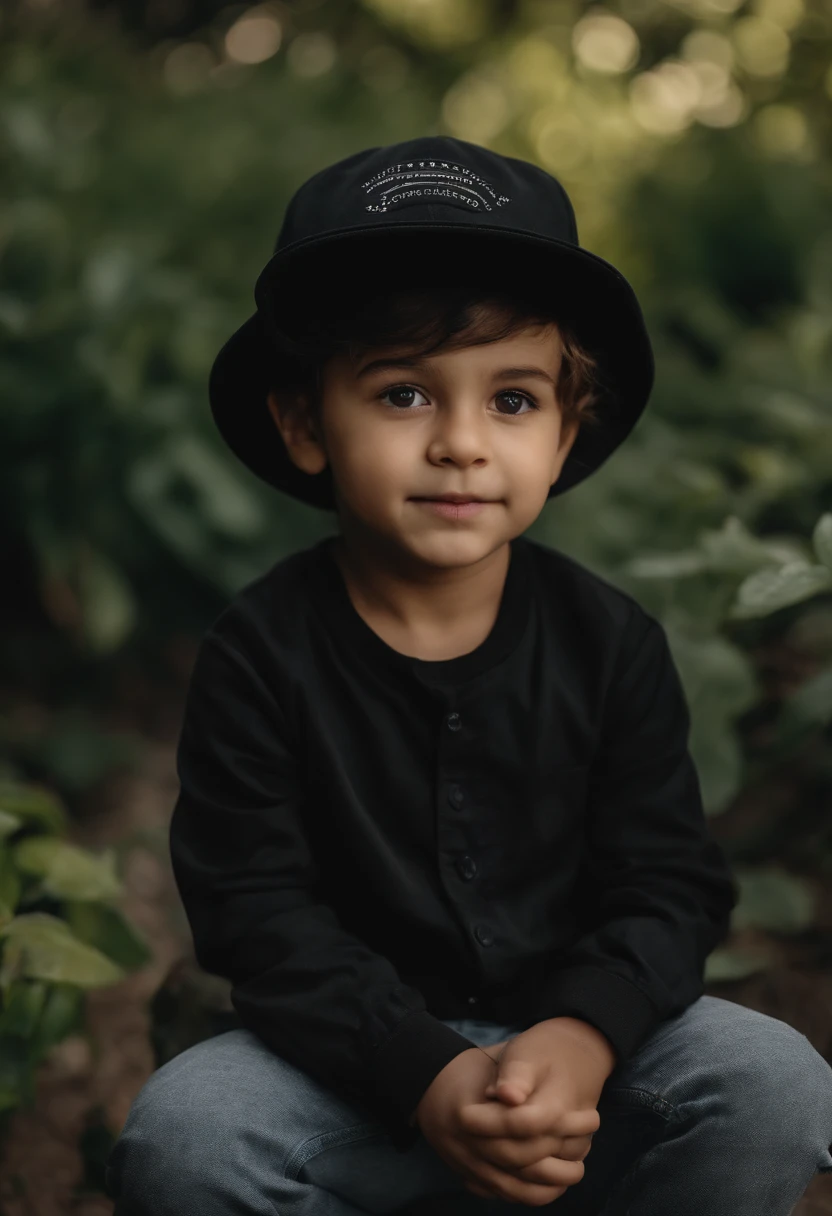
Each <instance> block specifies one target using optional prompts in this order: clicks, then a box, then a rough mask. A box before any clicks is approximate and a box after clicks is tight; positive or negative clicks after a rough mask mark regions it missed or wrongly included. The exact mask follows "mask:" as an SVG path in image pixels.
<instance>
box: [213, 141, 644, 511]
mask: <svg viewBox="0 0 832 1216" xmlns="http://www.w3.org/2000/svg"><path fill="white" fill-rule="evenodd" d="M431 267H434V268H436V272H437V274H439V273H440V272H441V273H442V274H447V273H448V270H449V268H451V267H452V268H453V271H454V273H455V274H457V275H459V276H464V275H465V274H466V273H470V274H472V275H476V277H477V281H481V280H482V276H483V271H484V269H485V270H486V271H487V273H488V274H489V275H492V274H493V276H494V281H495V282H497V281H498V280H499V281H501V282H505V281H508V282H511V283H513V284H514V285H515V286H517V285H519V284H523V283H529V284H533V285H534V289H535V297H536V299H538V300H539V299H540V298H541V297H542V298H543V299H546V296H547V293H548V292H549V289H550V291H551V302H552V305H553V309H558V310H560V313H561V314H562V315H564V316H565V317H566V318H568V322H569V325H570V327H571V328H572V330H573V332H574V333H575V335H576V336H577V337H578V338H579V340H580V341H581V343H582V344H583V345H584V346H585V347H586V348H587V349H588V350H589V351H590V352H591V353H592V354H593V355H594V356H595V357H596V358H597V359H598V361H599V371H600V376H601V382H602V385H603V392H602V396H601V399H600V400H599V402H598V404H597V406H596V411H597V414H598V417H599V422H600V425H598V426H597V427H582V428H581V430H580V431H579V434H578V437H577V439H576V440H575V442H574V443H573V445H572V448H571V450H570V452H569V455H568V456H567V458H566V460H565V462H564V465H563V468H562V470H561V474H560V477H559V478H558V480H557V481H556V482H555V484H554V485H553V486H552V488H551V490H550V491H549V497H550V498H552V497H554V496H556V495H558V494H562V493H564V491H565V490H569V489H571V488H572V487H573V486H575V485H577V484H578V483H579V482H581V481H583V480H584V479H585V478H586V477H588V476H589V475H590V474H591V473H593V472H594V471H595V470H596V469H597V468H599V466H600V465H602V464H603V463H604V461H605V460H606V459H607V458H608V457H609V456H610V455H611V454H612V453H613V452H614V451H615V449H616V448H617V447H618V446H619V445H620V444H621V443H623V441H624V440H625V439H626V438H627V436H628V435H629V433H630V431H631V430H632V429H633V427H634V426H635V424H636V422H637V421H638V419H639V417H640V416H641V414H642V412H643V410H644V407H645V406H646V404H647V401H648V398H649V396H650V390H651V389H652V387H653V377H654V362H653V352H652V348H651V345H650V339H649V337H648V334H647V329H646V326H645V323H644V317H643V315H642V312H641V308H640V306H639V303H638V300H637V299H636V296H635V293H634V291H633V289H632V287H631V286H630V284H629V283H628V282H627V280H626V279H625V278H624V276H623V275H622V274H621V273H620V271H618V270H616V269H615V267H614V266H612V265H611V264H610V263H609V262H606V261H604V260H603V259H602V258H600V257H598V256H597V255H596V254H594V253H590V252H589V251H588V250H586V249H581V248H580V246H579V244H578V231H577V226H576V223H575V214H574V211H573V209H572V204H571V202H570V201H569V198H568V196H567V194H566V191H565V190H564V188H563V186H562V185H561V184H560V182H559V181H557V179H556V178H554V177H552V176H551V174H549V173H547V172H546V171H545V170H543V169H541V168H539V167H538V166H537V165H533V164H530V163H528V162H527V161H523V160H517V159H515V158H513V157H508V156H501V155H500V154H499V153H497V152H492V151H491V150H490V149H488V148H483V147H479V146H478V145H476V144H471V143H467V142H466V141H464V140H460V139H452V138H450V137H447V136H426V137H424V138H419V139H411V140H407V141H406V142H405V143H400V144H393V145H392V146H390V147H385V148H369V149H367V150H366V151H364V152H358V153H356V154H355V155H353V156H348V157H347V158H346V159H345V160H341V161H338V162H337V163H336V164H334V165H330V166H329V167H328V168H326V169H323V170H322V171H321V172H319V173H316V174H315V175H314V176H313V177H311V178H310V179H309V180H308V181H307V182H305V183H304V185H302V186H301V187H300V189H299V190H298V191H297V192H296V193H295V194H294V196H293V197H292V199H291V201H290V203H289V205H288V207H287V209H286V213H285V216H284V220H283V225H282V227H281V229H280V234H279V236H278V238H277V243H276V245H275V249H274V254H273V256H272V257H271V259H270V260H269V262H268V263H267V264H266V266H265V267H264V269H263V270H262V272H261V273H260V275H259V277H258V279H257V282H256V285H255V289H254V298H255V302H256V304H257V311H256V312H255V313H254V315H253V316H252V317H250V318H249V319H248V320H247V321H246V322H245V323H244V324H243V325H241V326H240V328H239V329H238V330H237V331H236V333H234V334H233V335H232V336H231V337H230V338H229V339H228V341H227V342H226V343H225V345H224V346H223V347H222V349H221V350H220V352H219V354H218V355H217V357H216V359H215V361H214V365H213V367H212V369H211V375H210V379H209V389H208V391H209V398H210V403H211V411H212V413H213V416H214V420H215V422H216V424H217V426H218V427H219V430H220V433H221V434H222V436H223V439H224V440H225V442H226V443H227V444H228V446H229V447H230V448H231V449H232V451H233V452H234V453H235V454H236V455H237V456H238V457H239V458H240V460H242V461H243V463H244V464H245V465H247V466H248V468H249V469H251V470H252V472H254V473H256V474H257V476H258V477H261V478H262V479H263V480H264V481H266V482H268V483H269V484H270V485H273V486H276V487H277V488H278V489H280V490H284V491H285V492H286V493H288V494H291V495H292V496H293V497H295V498H298V499H300V500H301V501H303V502H306V503H309V504H311V505H313V506H317V507H321V508H324V509H329V510H334V509H335V500H334V497H333V493H332V479H331V474H330V470H329V467H327V468H325V469H324V470H323V471H322V472H321V473H318V474H315V475H310V474H308V473H304V472H302V470H300V469H299V468H297V466H296V465H294V464H293V463H292V461H291V459H290V457H289V454H288V452H287V450H286V447H285V444H284V443H283V439H282V436H281V434H280V432H279V430H278V429H277V427H276V426H275V424H274V420H273V419H272V416H271V413H270V412H269V409H268V405H267V400H266V398H267V395H268V392H269V390H270V389H271V387H272V385H273V383H274V380H275V368H276V367H277V366H278V360H280V359H281V358H285V357H286V356H285V355H283V354H282V353H281V350H280V347H279V345H278V344H277V343H276V342H275V341H274V339H273V335H274V333H275V328H277V329H280V330H282V331H284V332H289V333H291V332H292V330H293V327H295V326H296V325H297V323H298V318H299V317H303V316H314V309H315V301H316V299H317V300H320V299H322V298H325V297H326V295H327V293H328V292H330V291H332V289H333V285H334V284H347V285H355V288H356V290H357V291H358V292H359V293H360V292H362V291H363V292H367V291H370V292H372V291H373V290H374V289H379V288H380V287H382V286H385V287H387V286H389V285H390V284H391V283H398V282H401V283H402V284H405V283H406V282H407V279H408V271H409V270H412V271H413V272H414V273H418V274H420V275H421V276H422V281H424V276H425V274H426V273H427V274H428V275H429V274H430V269H431Z"/></svg>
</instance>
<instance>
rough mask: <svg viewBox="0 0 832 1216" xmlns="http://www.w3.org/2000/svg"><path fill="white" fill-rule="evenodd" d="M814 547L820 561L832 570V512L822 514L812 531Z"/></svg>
mask: <svg viewBox="0 0 832 1216" xmlns="http://www.w3.org/2000/svg"><path fill="white" fill-rule="evenodd" d="M812 547H813V549H814V550H815V554H816V555H817V559H818V561H819V562H820V563H821V564H822V565H823V566H825V567H826V569H827V570H830V571H832V513H830V512H828V511H827V513H826V514H825V515H821V517H820V519H819V520H818V522H817V524H816V525H815V530H814V532H813V533H812Z"/></svg>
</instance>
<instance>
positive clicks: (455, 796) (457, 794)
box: [448, 785, 465, 811]
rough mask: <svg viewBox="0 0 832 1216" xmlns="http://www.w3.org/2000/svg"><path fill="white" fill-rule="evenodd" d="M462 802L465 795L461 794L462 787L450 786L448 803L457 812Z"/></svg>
mask: <svg viewBox="0 0 832 1216" xmlns="http://www.w3.org/2000/svg"><path fill="white" fill-rule="evenodd" d="M464 801H465V795H464V794H463V792H462V786H461V785H452V786H451V788H450V789H449V790H448V802H450V804H451V806H452V807H453V808H454V809H455V810H457V811H458V810H459V808H460V807H461V806H462V804H463V802H464Z"/></svg>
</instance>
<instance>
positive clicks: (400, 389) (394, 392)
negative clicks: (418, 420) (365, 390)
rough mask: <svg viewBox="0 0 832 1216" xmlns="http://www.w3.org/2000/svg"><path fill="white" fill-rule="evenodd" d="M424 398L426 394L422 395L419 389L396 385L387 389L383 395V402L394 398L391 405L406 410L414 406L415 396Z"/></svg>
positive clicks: (406, 385)
mask: <svg viewBox="0 0 832 1216" xmlns="http://www.w3.org/2000/svg"><path fill="white" fill-rule="evenodd" d="M414 395H415V396H418V397H424V393H420V392H419V390H418V388H412V387H411V386H410V385H409V384H394V385H393V387H392V388H388V389H385V390H384V392H383V393H382V394H381V400H382V401H385V400H386V399H387V398H388V397H390V398H392V400H391V401H390V405H392V406H396V407H399V406H402V407H404V408H405V409H407V407H408V406H409V405H413V404H414V402H413V400H412V398H413V396H414Z"/></svg>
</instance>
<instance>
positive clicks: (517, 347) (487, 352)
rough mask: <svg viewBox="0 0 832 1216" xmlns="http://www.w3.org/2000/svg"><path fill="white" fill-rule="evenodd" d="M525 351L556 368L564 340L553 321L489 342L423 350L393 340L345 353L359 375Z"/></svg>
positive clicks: (496, 359) (501, 358)
mask: <svg viewBox="0 0 832 1216" xmlns="http://www.w3.org/2000/svg"><path fill="white" fill-rule="evenodd" d="M523 351H526V352H527V354H528V355H529V356H531V355H532V354H533V355H534V358H535V359H536V360H537V361H538V362H540V361H541V360H545V361H546V362H548V363H549V364H551V365H552V366H553V367H555V368H556V367H557V366H558V365H559V364H560V357H561V343H560V339H559V334H558V328H557V326H556V324H555V323H554V322H549V323H547V324H540V323H538V324H533V323H531V322H530V323H529V324H528V325H526V326H523V327H522V328H519V329H517V330H516V331H515V332H514V333H512V334H508V335H506V336H505V337H502V338H496V339H492V340H491V341H488V342H477V341H476V340H475V336H474V335H472V336H471V337H470V340H466V338H465V335H460V337H459V338H458V339H457V340H455V341H451V342H448V343H446V344H443V346H442V347H440V348H439V349H437V350H433V351H430V352H428V353H424V352H423V351H422V350H421V349H420V348H419V346H418V345H417V344H414V343H405V342H394V343H379V344H376V345H372V346H369V345H368V346H363V347H361V348H355V349H353V350H351V351H350V352H348V354H347V355H346V356H344V357H343V358H344V363H343V365H344V367H345V368H346V367H349V369H350V370H351V371H352V372H354V373H355V374H356V375H359V376H362V377H363V376H364V375H366V374H367V372H368V370H370V371H371V370H373V369H374V368H376V367H379V369H381V368H382V367H383V366H384V365H385V364H388V363H389V364H396V365H398V366H402V367H404V366H412V367H417V366H419V367H423V366H429V365H431V364H437V365H439V364H448V363H453V362H458V363H461V362H465V363H473V362H476V363H479V364H486V365H487V364H492V363H494V364H497V363H503V362H505V360H506V358H507V357H508V355H509V353H511V355H512V356H514V355H517V356H520V355H521V353H522V352H523Z"/></svg>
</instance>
